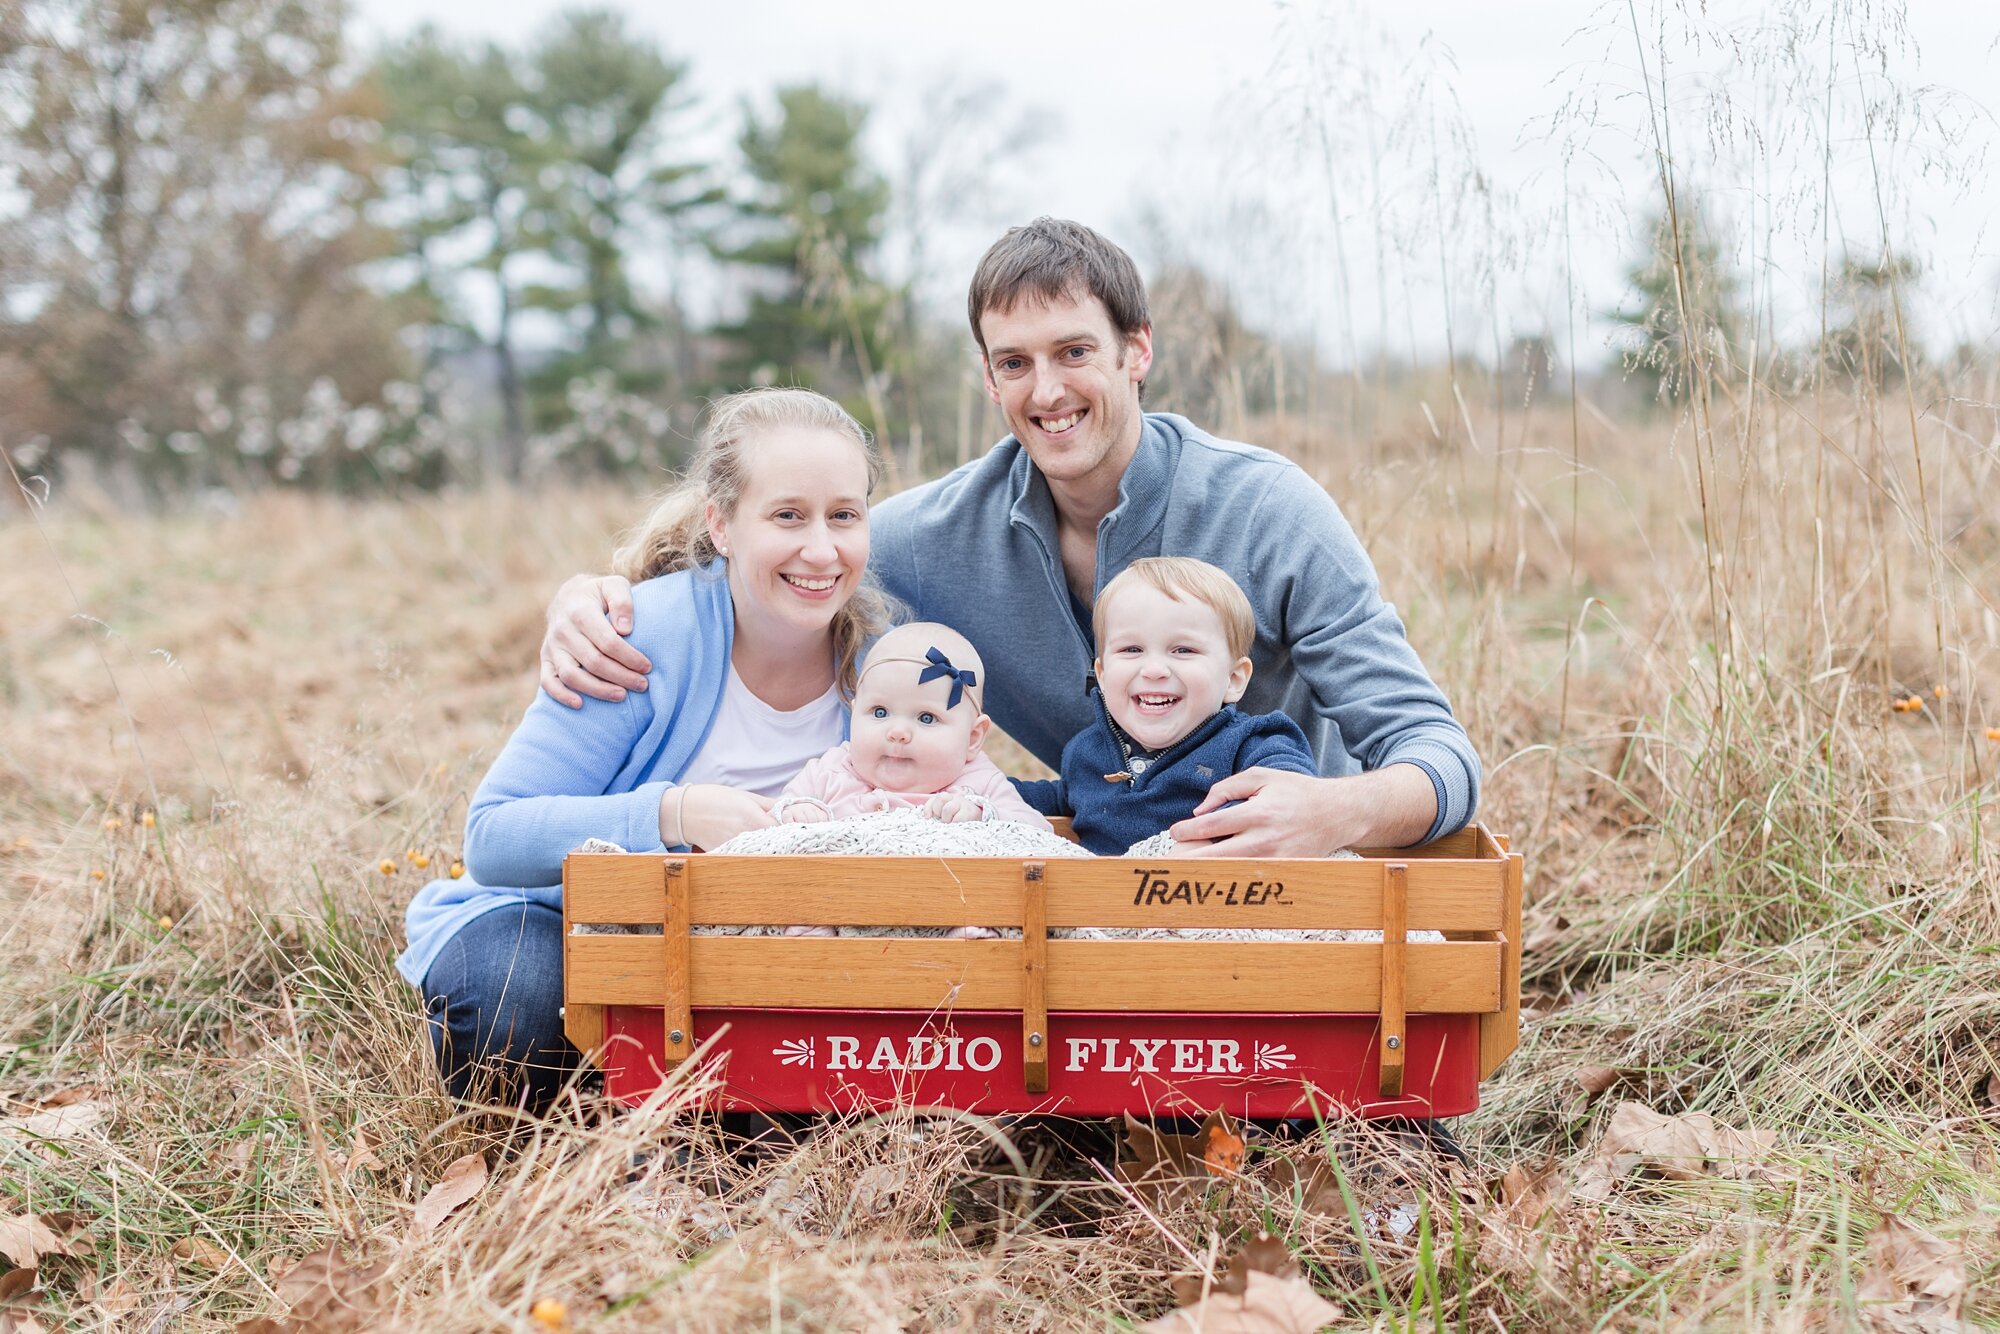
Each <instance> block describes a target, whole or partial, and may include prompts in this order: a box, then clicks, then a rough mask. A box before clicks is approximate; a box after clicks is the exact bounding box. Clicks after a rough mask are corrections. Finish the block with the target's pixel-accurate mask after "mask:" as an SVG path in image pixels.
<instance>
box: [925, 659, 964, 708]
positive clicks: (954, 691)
mask: <svg viewBox="0 0 2000 1334" xmlns="http://www.w3.org/2000/svg"><path fill="white" fill-rule="evenodd" d="M924 657H925V659H926V660H928V661H929V662H930V666H928V667H926V668H924V669H923V670H922V671H921V672H918V673H917V684H918V685H922V684H923V683H924V682H926V681H935V680H937V679H938V678H939V677H948V678H950V680H951V699H950V700H948V701H946V703H945V708H947V709H955V708H957V707H958V701H959V698H960V697H961V696H963V695H964V694H965V692H966V691H968V690H970V689H972V688H974V687H975V686H977V685H978V684H979V677H978V676H977V675H975V674H974V673H972V672H962V671H960V670H959V669H958V668H956V667H954V666H952V662H951V659H950V658H947V657H946V656H945V655H944V654H943V653H941V652H939V651H938V650H937V649H935V648H933V649H931V650H930V651H929V652H928V653H926V654H924Z"/></svg>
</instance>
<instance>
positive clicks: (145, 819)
mask: <svg viewBox="0 0 2000 1334" xmlns="http://www.w3.org/2000/svg"><path fill="white" fill-rule="evenodd" d="M139 823H140V824H142V825H144V826H146V828H148V829H151V828H152V827H153V826H154V825H155V824H156V823H158V821H156V820H154V819H153V813H152V812H151V811H147V812H146V813H145V814H144V815H142V816H140V817H139Z"/></svg>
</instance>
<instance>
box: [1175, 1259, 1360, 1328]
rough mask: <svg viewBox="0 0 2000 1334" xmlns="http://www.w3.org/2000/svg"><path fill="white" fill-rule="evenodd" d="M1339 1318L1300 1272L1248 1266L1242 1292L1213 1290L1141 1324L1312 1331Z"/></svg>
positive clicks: (1337, 1310)
mask: <svg viewBox="0 0 2000 1334" xmlns="http://www.w3.org/2000/svg"><path fill="white" fill-rule="evenodd" d="M1340 1317H1341V1310H1340V1308H1339V1307H1338V1306H1335V1305H1334V1304H1333V1303H1332V1302H1330V1301H1328V1300H1326V1299H1325V1298H1324V1297H1322V1296H1320V1295H1319V1294H1318V1293H1317V1292H1314V1291H1313V1288H1312V1284H1310V1283H1308V1282H1306V1281H1305V1279H1304V1278H1303V1277H1300V1276H1297V1275H1294V1276H1293V1277H1291V1278H1274V1277H1272V1276H1271V1275H1269V1274H1264V1273H1259V1272H1257V1271H1255V1270H1252V1271H1251V1272H1250V1274H1249V1276H1248V1278H1247V1279H1246V1281H1245V1287H1244V1291H1243V1292H1242V1293H1241V1294H1240V1295H1239V1294H1236V1293H1228V1292H1222V1291H1214V1292H1211V1293H1210V1294H1209V1295H1208V1296H1207V1297H1205V1298H1203V1299H1202V1300H1201V1301H1198V1302H1196V1303H1195V1304H1194V1305H1193V1306H1184V1307H1182V1308H1180V1309H1179V1310H1177V1311H1170V1312H1168V1313H1167V1314H1166V1315H1163V1316H1161V1317H1160V1318H1159V1319H1158V1320H1149V1321H1147V1322H1146V1323H1145V1324H1143V1325H1141V1326H1139V1328H1140V1329H1141V1330H1143V1331H1147V1334H1195V1332H1196V1331H1200V1334H1313V1332H1314V1331H1315V1330H1318V1329H1320V1328H1322V1327H1323V1326H1325V1325H1327V1324H1329V1323H1331V1322H1333V1321H1335V1320H1338V1319H1340Z"/></svg>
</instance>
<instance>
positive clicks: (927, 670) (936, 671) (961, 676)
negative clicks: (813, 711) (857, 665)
mask: <svg viewBox="0 0 2000 1334" xmlns="http://www.w3.org/2000/svg"><path fill="white" fill-rule="evenodd" d="M892 662H907V663H909V664H911V665H912V666H915V667H921V668H923V670H922V671H921V672H918V673H917V684H918V685H922V684H923V683H924V682H926V681H936V680H939V679H944V680H948V681H950V682H951V699H950V700H949V701H947V702H946V704H945V708H946V709H955V708H957V707H958V701H959V700H960V698H962V697H963V696H964V695H966V694H967V693H968V692H972V691H976V690H977V689H978V688H979V675H978V673H976V672H972V671H969V670H960V669H959V668H958V667H956V666H954V665H953V664H952V661H951V659H950V658H947V657H946V656H945V655H944V653H943V652H942V651H941V650H939V649H937V648H931V649H929V650H928V651H926V652H925V654H924V656H923V657H921V658H877V659H875V661H873V662H871V663H869V664H868V666H867V667H865V668H863V669H862V672H861V677H865V676H867V675H868V673H869V672H872V671H874V670H875V669H876V668H877V667H881V666H883V665H885V664H887V663H892ZM861 677H856V678H855V682H854V684H855V687H856V689H859V688H860V685H861ZM972 707H973V708H974V709H977V708H978V707H979V697H978V695H977V694H974V695H973V699H972Z"/></svg>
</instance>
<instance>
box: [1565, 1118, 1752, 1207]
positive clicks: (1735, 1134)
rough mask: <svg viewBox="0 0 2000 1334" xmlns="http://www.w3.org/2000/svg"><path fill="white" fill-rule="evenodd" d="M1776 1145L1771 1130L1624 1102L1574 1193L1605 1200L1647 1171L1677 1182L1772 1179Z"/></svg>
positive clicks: (1579, 1176) (1581, 1173)
mask: <svg viewBox="0 0 2000 1334" xmlns="http://www.w3.org/2000/svg"><path fill="white" fill-rule="evenodd" d="M1777 1142H1778V1137H1777V1135H1776V1134H1775V1133H1774V1132H1772V1131H1768V1130H1753V1131H1744V1130H1737V1129H1736V1128H1735V1127H1733V1126H1726V1125H1724V1124H1722V1123H1721V1122H1720V1121H1717V1120H1716V1119H1715V1118H1714V1117H1712V1116H1710V1115H1709V1114H1708V1113H1707V1112H1684V1113H1682V1114H1681V1115H1679V1116H1666V1115H1663V1114H1662V1113H1659V1112H1656V1111H1654V1110H1653V1109H1652V1108H1650V1107H1647V1106H1645V1105H1644V1104H1643V1103H1636V1102H1621V1103H1619V1104H1618V1107H1617V1108H1616V1110H1614V1111H1613V1112H1612V1113H1611V1119H1610V1121H1609V1122H1608V1123H1607V1124H1606V1126H1605V1129H1604V1134H1603V1136H1602V1138H1600V1139H1599V1140H1598V1142H1597V1147H1596V1149H1595V1150H1594V1151H1593V1152H1592V1154H1591V1156H1590V1158H1589V1159H1588V1160H1587V1161H1586V1162H1585V1163H1584V1164H1583V1166H1582V1167H1581V1168H1580V1169H1578V1171H1577V1174H1576V1188H1575V1193H1576V1195H1577V1197H1578V1198H1580V1199H1586V1200H1601V1199H1604V1198H1605V1197H1606V1196H1608V1195H1609V1194H1610V1193H1611V1191H1612V1189H1613V1187H1615V1186H1616V1185H1617V1184H1618V1183H1619V1182H1622V1181H1623V1180H1625V1178H1627V1177H1629V1176H1631V1175H1632V1174H1633V1173H1634V1172H1636V1171H1640V1170H1642V1169H1643V1170H1646V1171H1650V1172H1653V1173H1656V1174H1658V1175H1659V1176H1663V1177H1666V1178H1667V1179H1669V1180H1673V1181H1694V1180H1698V1179H1700V1178H1702V1177H1705V1176H1721V1177H1731V1178H1734V1179H1736V1180H1739V1181H1750V1180H1757V1179H1765V1180H1768V1179H1769V1177H1770V1172H1769V1169H1768V1168H1766V1167H1765V1166H1764V1165H1763V1159H1764V1158H1765V1156H1766V1155H1767V1154H1769V1152H1770V1151H1771V1149H1772V1148H1773V1147H1774V1146H1775V1145H1776V1144H1777Z"/></svg>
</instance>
